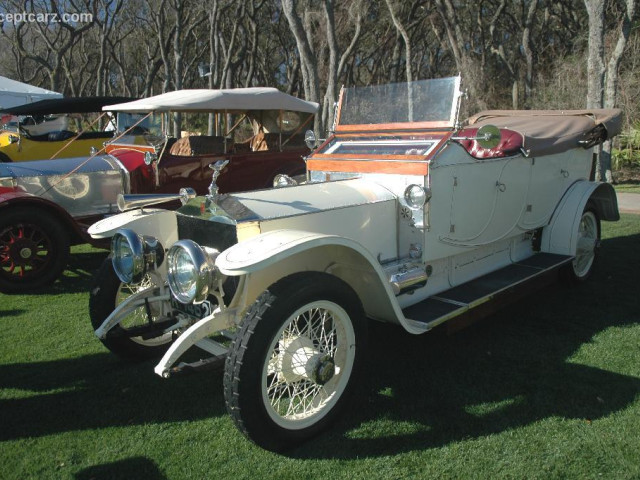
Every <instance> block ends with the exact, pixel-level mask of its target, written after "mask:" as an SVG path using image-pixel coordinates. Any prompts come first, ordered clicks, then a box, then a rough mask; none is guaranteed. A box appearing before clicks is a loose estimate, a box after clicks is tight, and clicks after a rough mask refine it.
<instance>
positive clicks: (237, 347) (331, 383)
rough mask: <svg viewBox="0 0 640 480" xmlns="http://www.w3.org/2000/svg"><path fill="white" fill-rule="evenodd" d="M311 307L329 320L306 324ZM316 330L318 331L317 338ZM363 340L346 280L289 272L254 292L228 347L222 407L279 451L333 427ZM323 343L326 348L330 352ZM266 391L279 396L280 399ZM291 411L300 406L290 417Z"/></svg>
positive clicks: (360, 317) (250, 434)
mask: <svg viewBox="0 0 640 480" xmlns="http://www.w3.org/2000/svg"><path fill="white" fill-rule="evenodd" d="M307 308H308V309H309V310H305V309H307ZM314 308H317V310H315V312H316V315H317V314H318V312H320V311H322V312H326V313H329V314H330V315H331V317H330V319H327V317H323V320H322V321H321V322H320V321H319V320H317V321H314V322H311V321H310V320H308V319H307V322H306V323H305V322H304V318H302V316H303V313H309V312H313V311H314V310H313V309H314ZM298 310H300V314H299V315H297V316H296V317H295V318H294V317H292V315H293V314H294V313H296V312H297V311H298ZM311 317H312V318H316V319H318V318H319V317H314V316H313V314H312V315H311ZM301 325H302V327H301ZM304 325H307V328H306V329H305V327H304ZM327 328H330V330H329V331H328V334H327ZM318 329H319V330H320V331H321V332H322V335H320V336H317V335H314V334H317V333H318V332H317V330H318ZM285 332H286V333H285ZM307 333H310V335H306V334H307ZM366 343H367V324H366V319H365V316H364V312H363V309H362V304H361V303H360V300H359V299H358V297H357V295H356V294H355V292H354V291H353V290H352V289H351V287H350V286H349V285H348V284H346V283H345V282H343V281H342V280H340V279H339V278H337V277H335V276H333V275H329V274H326V273H319V272H305V273H297V274H294V275H291V276H288V277H286V278H284V279H282V280H280V281H278V282H276V283H275V284H273V285H272V286H271V287H269V289H267V290H265V291H264V292H263V293H262V294H261V295H260V296H259V297H258V299H257V300H256V301H255V303H254V304H253V305H252V307H251V308H250V309H249V311H248V312H247V314H246V315H245V318H244V319H243V321H242V323H241V326H240V328H239V330H238V333H237V335H236V337H235V339H234V341H233V343H232V345H231V348H230V350H229V354H228V356H227V359H226V363H225V372H224V396H225V403H226V406H227V411H228V412H229V414H230V415H231V418H232V419H233V421H234V423H235V424H236V426H237V427H238V429H239V430H240V431H241V432H242V433H243V434H244V435H245V436H246V437H247V438H249V439H250V440H251V441H253V442H254V443H256V444H257V445H259V446H261V447H263V448H266V449H268V450H272V451H281V450H284V449H286V448H289V447H292V446H294V445H298V444H299V443H300V442H301V441H304V440H306V439H308V438H310V437H312V436H314V435H316V434H318V433H319V432H321V431H322V430H323V429H325V428H326V427H327V426H328V425H330V424H331V422H333V421H334V420H335V418H336V416H337V415H338V414H339V412H340V410H341V409H342V408H343V407H344V406H345V404H346V402H347V401H348V399H349V396H350V394H351V393H352V391H353V389H354V383H355V382H356V381H357V377H358V374H359V371H360V369H361V368H360V367H361V364H362V361H363V357H364V351H365V349H366ZM323 345H324V346H327V345H329V346H331V352H329V351H327V349H326V348H323ZM300 352H303V357H301V356H300V355H301V353H300ZM314 352H315V353H314ZM301 358H304V360H301ZM305 360H306V361H305ZM302 362H304V363H302ZM336 365H338V366H339V367H340V368H339V370H336ZM270 369H272V371H271V372H270ZM301 372H303V373H301ZM304 372H306V373H304ZM286 377H289V378H286ZM301 389H304V393H303V392H302V391H301ZM325 389H326V391H325ZM321 391H322V394H321ZM327 392H328V393H329V396H328V397H323V395H326V394H327ZM331 392H333V393H331ZM285 393H286V395H285ZM270 395H274V396H278V397H282V398H280V400H281V403H278V401H276V400H271V399H270ZM296 395H297V397H296ZM284 397H286V398H284ZM296 399H297V400H298V402H296ZM301 399H302V400H301ZM309 399H312V400H313V401H312V400H309ZM315 401H317V402H318V403H315ZM273 402H276V403H278V405H277V406H278V407H279V409H280V410H279V411H278V410H277V409H276V408H275V407H274V406H272V403H273ZM305 403H306V404H305ZM312 404H313V405H312ZM283 407H284V408H285V409H286V411H285V412H284V413H281V412H283ZM307 408H308V409H309V410H310V411H304V410H307ZM290 409H293V410H296V409H297V410H298V411H297V412H295V411H294V412H293V413H292V414H291V415H289V411H290ZM300 409H302V410H303V411H302V412H300ZM294 415H295V416H296V418H293V416H294Z"/></svg>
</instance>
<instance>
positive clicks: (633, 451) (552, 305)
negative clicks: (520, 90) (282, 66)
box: [0, 215, 640, 480]
mask: <svg viewBox="0 0 640 480" xmlns="http://www.w3.org/2000/svg"><path fill="white" fill-rule="evenodd" d="M603 238H604V241H603V243H602V249H601V255H600V258H599V262H598V264H597V266H596V268H595V271H594V275H593V277H592V278H591V279H590V280H589V281H588V282H587V283H585V284H583V285H580V286H578V287H575V288H569V287H565V286H562V285H561V284H554V285H552V286H550V287H547V288H545V289H543V290H539V291H537V292H535V293H532V294H531V295H530V296H528V297H527V298H525V299H524V300H522V301H520V302H518V303H517V304H514V305H511V306H509V307H507V308H505V309H503V310H501V311H500V312H499V313H498V314H496V315H493V316H491V317H489V318H487V319H485V320H484V321H482V322H480V323H478V324H476V325H474V326H473V327H470V328H468V329H466V330H464V331H462V332H460V333H458V334H456V335H453V336H446V335H445V334H444V332H442V331H435V332H432V333H429V334H426V335H422V336H411V335H409V334H407V333H404V332H403V331H402V330H401V329H399V328H397V327H393V326H387V325H374V326H373V328H372V330H371V345H370V347H371V348H370V350H369V352H368V368H367V372H366V377H367V378H366V381H365V382H363V384H362V385H361V387H360V388H359V391H358V392H357V395H356V398H355V401H354V402H353V403H352V405H351V407H350V410H348V411H346V412H345V414H344V415H343V416H342V417H341V418H340V420H339V421H338V423H337V424H336V425H335V426H334V427H333V428H332V429H330V430H329V431H328V432H327V433H325V434H323V435H321V436H320V437H318V438H316V439H314V440H312V441H310V442H308V443H306V444H303V445H301V446H300V447H299V448H297V449H295V450H293V451H290V452H288V453H287V454H285V455H278V454H274V453H270V452H266V451H263V450H261V449H259V448H257V447H255V446H253V445H252V444H250V443H249V442H247V441H246V440H245V439H244V437H242V436H241V435H240V433H238V432H237V431H236V429H235V428H234V426H233V425H232V422H231V420H230V418H229V417H228V416H227V414H226V412H225V407H224V400H223V394H222V373H221V372H209V373H200V374H193V375H185V376H178V377H173V378H171V379H168V380H164V379H161V378H160V377H158V376H156V375H155V374H154V373H153V371H152V368H153V366H154V363H153V362H145V363H139V364H129V363H126V362H124V361H122V360H120V359H118V358H117V357H115V356H114V355H112V354H110V353H109V352H108V351H107V350H106V349H105V348H103V346H102V344H101V343H100V342H99V341H98V340H97V339H96V338H95V337H94V336H93V332H92V329H91V327H90V324H89V320H88V307H87V304H88V291H89V288H90V283H91V272H92V271H93V270H95V269H97V267H98V266H99V264H100V262H101V260H102V258H104V256H105V253H104V252H100V251H97V250H91V249H89V248H87V247H77V248H76V249H75V250H74V253H73V255H72V265H71V269H70V270H69V271H67V272H66V274H65V278H64V279H62V281H58V282H56V284H55V285H54V286H52V287H51V288H49V289H47V290H46V291H44V292H41V293H39V294H34V295H28V296H27V295H25V296H21V295H0V420H1V421H0V478H1V479H20V480H23V479H28V478H37V479H41V478H45V479H46V478H54V479H58V478H63V479H66V478H70V479H87V480H88V479H105V478H126V479H152V480H153V479H181V478H193V479H201V478H202V479H203V478H211V479H218V478H220V479H225V478H233V479H242V478H251V479H260V478H292V479H293V478H295V479H299V478H323V479H336V478H345V479H347V478H348V479H367V480H369V479H377V478H384V479H391V478H394V479H395V478H462V479H469V478H482V479H484V478H518V479H519V478H527V479H529V478H540V479H547V478H558V479H561V478H562V479H564V478H580V479H582V478H605V479H616V480H617V479H626V478H628V479H632V478H640V313H639V311H640V302H639V300H638V297H639V295H638V294H639V292H640V288H639V286H638V285H639V281H640V275H639V274H638V271H639V270H640V216H634V215H623V217H622V220H621V221H620V222H617V223H613V224H612V223H605V224H603Z"/></svg>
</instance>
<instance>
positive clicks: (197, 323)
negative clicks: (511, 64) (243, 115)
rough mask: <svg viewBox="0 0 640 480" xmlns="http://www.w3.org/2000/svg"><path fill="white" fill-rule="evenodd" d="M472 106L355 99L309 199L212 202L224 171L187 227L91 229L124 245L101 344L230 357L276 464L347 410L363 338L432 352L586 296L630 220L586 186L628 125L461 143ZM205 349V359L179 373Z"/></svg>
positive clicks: (442, 83) (507, 132)
mask: <svg viewBox="0 0 640 480" xmlns="http://www.w3.org/2000/svg"><path fill="white" fill-rule="evenodd" d="M461 99H462V95H461V93H460V78H459V77H453V78H445V79H438V80H429V81H419V82H414V83H411V84H396V85H385V86H374V87H362V88H348V89H343V91H342V92H341V95H340V102H339V105H338V108H337V115H336V123H335V125H334V129H335V132H334V133H333V134H332V135H331V136H330V137H329V138H328V139H327V140H326V141H325V142H324V143H323V144H322V145H320V147H319V148H318V149H317V150H316V151H315V152H314V153H313V154H312V155H311V156H310V157H309V158H308V159H307V182H306V183H305V184H303V185H294V184H295V182H294V181H293V180H288V179H287V178H280V179H279V180H280V181H279V183H280V184H281V185H287V184H289V185H288V186H284V187H283V188H278V189H273V190H261V191H254V192H250V193H236V194H229V195H219V194H218V192H217V188H216V185H215V178H216V177H217V175H218V174H219V173H220V169H221V168H223V165H221V164H218V165H216V166H214V167H215V173H214V181H213V182H212V186H211V187H210V192H209V195H207V196H204V197H196V198H189V196H188V195H184V200H185V204H184V206H183V207H182V208H181V209H179V210H178V211H166V210H157V209H151V208H146V206H145V207H143V208H139V207H140V205H143V204H144V202H145V200H144V198H142V199H141V198H137V199H136V200H135V201H132V200H130V199H128V198H127V196H124V197H123V198H122V201H121V206H122V207H123V208H124V209H127V208H129V207H136V208H134V209H133V210H130V211H126V212H125V213H122V214H120V215H118V216H114V217H110V218H108V219H105V220H103V221H101V222H99V223H97V224H94V225H93V226H92V227H91V229H90V233H91V234H92V235H94V236H96V237H111V236H112V237H113V239H112V265H111V264H108V265H107V267H105V268H106V269H108V271H106V270H105V269H103V271H102V272H101V273H100V274H99V275H98V277H97V279H96V284H95V286H94V287H93V289H92V292H91V300H90V307H91V308H90V310H91V320H92V323H93V326H94V328H95V329H96V335H97V336H98V337H99V338H100V339H101V340H102V342H103V343H104V344H105V345H106V346H107V347H108V348H109V349H111V350H112V351H114V352H116V353H118V354H122V355H125V356H138V357H140V356H150V355H162V358H161V359H160V361H159V363H158V364H157V366H156V367H155V371H156V373H158V374H159V375H161V376H164V377H166V376H169V375H171V374H173V373H177V372H179V371H182V370H184V369H187V368H201V367H202V368H203V367H205V366H206V365H207V364H209V363H211V362H216V361H218V362H219V361H220V359H222V358H226V361H225V364H224V394H225V400H226V405H227V409H228V412H229V414H230V415H231V416H232V418H233V420H234V422H235V423H236V425H237V426H238V428H239V429H240V430H241V431H242V432H243V433H244V434H245V435H246V436H247V437H248V438H249V439H251V440H252V441H254V442H255V443H257V444H258V445H260V446H262V447H264V448H267V449H272V450H280V449H283V448H287V447H288V446H291V445H295V444H296V443H298V442H299V441H301V440H304V439H306V438H308V437H310V436H312V435H314V434H316V433H317V432H319V431H320V430H321V429H323V428H324V427H326V426H327V425H328V424H329V423H330V422H331V421H332V420H333V419H334V418H335V417H336V415H337V413H338V412H339V410H340V408H341V407H342V406H343V405H344V404H345V402H346V401H347V398H348V396H349V393H350V391H351V390H352V387H353V384H354V382H355V380H356V375H357V374H358V370H359V368H360V367H361V363H362V359H363V355H364V354H365V348H366V342H367V340H366V339H367V321H368V320H377V321H381V322H390V323H395V324H397V325H399V326H400V327H401V328H404V329H405V330H406V331H407V332H408V333H410V334H420V333H425V332H428V331H429V330H431V329H433V328H434V327H436V326H437V325H440V324H442V323H444V322H448V321H452V322H454V321H455V320H459V319H465V320H466V319H469V318H471V316H472V315H473V314H474V313H475V312H479V313H482V314H486V313H487V312H489V311H490V309H489V306H490V305H491V304H492V303H496V302H495V300H505V299H506V300H508V298H509V296H510V295H515V294H516V293H518V292H520V290H519V287H520V286H523V285H527V286H528V285H530V284H531V283H532V282H540V281H542V280H545V279H549V278H550V277H551V276H552V275H553V276H555V275H556V274H557V272H558V271H561V272H563V273H564V276H565V277H566V278H567V279H569V280H572V281H578V282H580V281H583V280H585V279H586V278H587V277H588V276H589V274H590V273H591V271H592V266H593V263H594V259H595V255H596V251H597V247H598V243H599V238H600V220H618V218H619V214H618V207H617V202H616V195H615V193H614V191H613V188H612V187H611V186H610V185H608V184H602V183H597V182H593V181H590V180H589V178H590V172H591V170H592V168H593V162H594V149H593V147H594V145H597V144H599V143H600V142H602V141H603V140H605V139H607V138H610V137H611V136H613V135H615V134H616V133H617V132H618V131H619V128H620V112H619V111H615V110H609V111H604V110H593V111H489V112H483V113H480V114H478V115H476V116H474V117H472V118H470V119H468V120H467V121H466V122H464V123H463V125H462V127H461V126H459V125H458V122H457V114H458V110H459V105H460V101H461ZM155 197H157V196H152V197H150V198H149V202H150V203H151V202H152V201H154V200H157V198H155ZM177 197H178V196H176V197H175V198H177ZM141 202H142V203H141ZM111 269H114V270H115V274H116V275H117V278H118V279H117V280H116V281H115V282H114V281H113V280H109V278H111V279H114V278H116V277H115V275H114V274H113V273H112V272H113V270H111ZM554 278H555V277H554ZM123 288H126V289H128V290H127V291H128V293H126V294H123V293H122V292H123ZM116 297H117V298H116ZM118 302H121V303H118ZM114 304H117V307H116V308H115V310H113V306H114ZM112 310H113V311H112ZM194 346H195V347H198V349H199V350H197V349H196V350H197V351H200V350H201V351H203V352H205V353H206V354H207V355H208V357H207V358H204V359H201V360H198V361H191V363H185V362H182V363H178V360H179V359H180V358H181V357H182V356H183V354H184V353H185V352H187V350H190V349H191V347H194ZM187 357H191V358H192V359H193V358H194V356H193V355H191V354H190V355H188V356H187ZM195 358H196V359H197V358H198V357H195Z"/></svg>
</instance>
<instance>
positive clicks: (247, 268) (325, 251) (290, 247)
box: [216, 230, 422, 333]
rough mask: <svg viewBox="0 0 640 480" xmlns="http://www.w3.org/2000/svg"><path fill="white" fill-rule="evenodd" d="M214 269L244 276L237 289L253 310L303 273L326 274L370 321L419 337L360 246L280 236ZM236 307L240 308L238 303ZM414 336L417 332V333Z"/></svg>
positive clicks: (269, 236)
mask: <svg viewBox="0 0 640 480" xmlns="http://www.w3.org/2000/svg"><path fill="white" fill-rule="evenodd" d="M216 266H217V267H218V268H219V269H220V271H221V272H222V273H223V274H225V275H228V276H240V275H244V276H245V277H244V282H243V286H244V288H242V289H241V291H240V289H239V291H238V293H237V294H236V296H238V295H242V301H241V302H240V303H242V304H243V305H237V307H238V309H239V311H242V310H243V307H244V308H246V307H248V306H249V305H251V304H252V303H253V302H254V301H255V299H256V298H257V297H258V296H259V295H260V294H261V293H262V292H263V291H264V290H266V289H267V288H268V287H269V286H270V285H272V284H273V283H275V282H277V281H278V280H280V279H281V278H284V277H286V276H288V275H291V274H293V273H298V272H304V271H316V272H325V273H329V274H331V275H335V276H336V277H338V278H340V279H342V280H344V281H345V282H347V283H348V284H349V285H350V286H351V287H352V288H353V290H354V291H355V292H356V294H357V295H358V297H359V298H360V301H361V302H362V305H363V307H364V310H365V313H366V315H367V317H369V318H373V319H376V320H380V321H384V322H391V323H399V324H401V325H402V326H403V327H405V329H407V331H409V332H411V333H421V332H422V331H418V330H415V329H414V328H413V327H412V326H411V325H409V324H408V322H406V321H405V318H404V315H403V314H402V310H401V309H400V306H399V304H398V302H397V300H396V297H395V295H394V294H393V291H392V289H391V286H390V284H389V281H388V279H387V276H386V274H385V272H384V270H383V269H382V267H381V266H380V264H379V262H378V261H377V260H376V259H375V258H374V257H373V256H372V255H371V253H370V252H369V251H367V250H366V249H365V248H364V247H363V246H362V245H360V244H359V243H357V242H355V241H353V240H350V239H348V238H344V237H339V236H335V235H323V234H318V233H311V232H305V231H299V230H276V231H273V232H268V233H264V234H261V235H258V236H256V237H253V238H251V239H250V240H247V241H244V242H241V243H239V244H237V245H234V246H233V247H231V248H229V249H227V250H225V251H224V252H222V253H221V254H220V256H219V257H218V258H217V260H216ZM234 303H238V301H237V299H234ZM414 330H415V331H414Z"/></svg>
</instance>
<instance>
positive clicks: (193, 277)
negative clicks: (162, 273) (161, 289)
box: [167, 240, 220, 304]
mask: <svg viewBox="0 0 640 480" xmlns="http://www.w3.org/2000/svg"><path fill="white" fill-rule="evenodd" d="M218 255H220V252H218V250H216V249H215V248H209V247H201V246H200V245H198V244H197V243H196V242H194V241H192V240H179V241H178V242H176V243H174V244H173V246H172V247H171V248H170V249H169V253H168V254H167V261H168V265H167V266H168V268H169V288H171V293H173V296H174V297H176V299H178V301H179V302H180V303H185V304H188V303H192V302H193V303H201V302H203V301H204V300H206V299H207V295H208V294H209V290H210V289H211V288H213V287H214V283H215V281H216V280H217V279H218V275H219V272H218V270H217V269H216V267H215V261H216V258H217V257H218Z"/></svg>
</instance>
